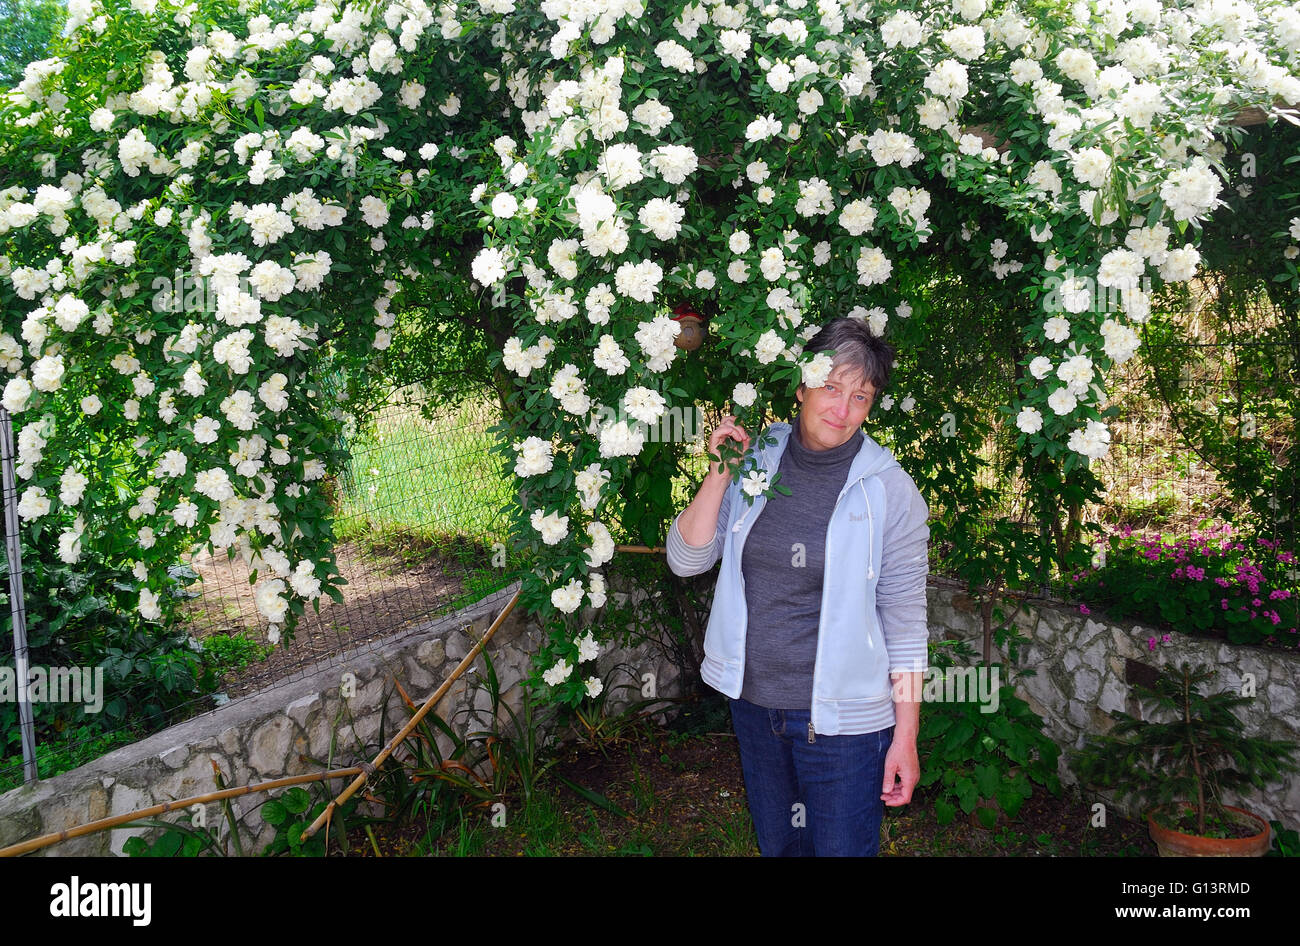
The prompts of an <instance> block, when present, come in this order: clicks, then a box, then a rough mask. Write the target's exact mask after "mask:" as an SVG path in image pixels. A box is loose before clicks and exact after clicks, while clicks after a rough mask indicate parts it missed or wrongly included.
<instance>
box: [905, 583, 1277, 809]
mask: <svg viewBox="0 0 1300 946" xmlns="http://www.w3.org/2000/svg"><path fill="white" fill-rule="evenodd" d="M929 603H930V639H931V640H936V639H939V638H942V637H946V638H948V639H954V640H955V639H961V640H968V641H970V642H971V643H972V645H973V646H974V647H975V650H976V653H978V652H979V650H980V647H981V646H982V640H983V632H982V625H981V621H980V614H979V608H978V606H977V604H976V602H974V601H972V600H971V599H970V598H969V597H967V596H966V595H965V594H964V593H962V591H961V589H960V587H958V586H957V584H956V583H955V582H949V581H946V580H943V579H937V580H932V583H931V586H930V589H929ZM1016 624H1017V626H1018V627H1019V628H1020V631H1021V633H1023V634H1024V635H1025V636H1027V637H1028V638H1029V643H1028V644H1027V645H1025V646H1024V647H1023V648H1022V649H1021V652H1020V663H1019V666H1020V667H1027V668H1033V669H1034V670H1035V671H1036V673H1034V674H1033V675H1032V676H1028V675H1026V676H1021V677H1019V678H1018V679H1017V681H1016V692H1017V693H1018V694H1019V695H1020V696H1021V697H1022V698H1023V699H1024V700H1025V701H1026V702H1028V703H1029V705H1030V706H1031V707H1032V708H1033V710H1034V711H1035V712H1036V713H1038V714H1039V715H1040V716H1042V717H1043V720H1044V723H1045V731H1046V732H1047V734H1048V735H1049V736H1050V737H1051V738H1052V739H1053V740H1054V741H1055V742H1056V743H1057V744H1058V745H1060V746H1061V747H1062V748H1063V749H1067V750H1068V749H1077V748H1080V747H1082V745H1083V743H1084V739H1085V736H1086V735H1088V734H1089V733H1104V732H1107V731H1108V730H1109V729H1110V727H1111V726H1112V725H1113V722H1112V720H1111V718H1110V716H1109V715H1108V713H1110V712H1111V711H1113V710H1119V711H1122V712H1125V713H1128V714H1129V715H1131V716H1136V717H1138V718H1143V714H1142V711H1141V708H1140V707H1139V706H1138V703H1137V700H1136V698H1135V697H1134V695H1133V693H1132V690H1131V683H1132V682H1134V681H1145V680H1146V679H1147V678H1149V676H1150V673H1151V669H1153V668H1156V667H1163V666H1167V665H1177V664H1179V663H1182V662H1184V661H1186V662H1188V663H1191V664H1206V665H1208V666H1211V667H1215V668H1217V669H1218V677H1217V685H1216V689H1233V690H1236V691H1238V692H1242V691H1243V688H1245V689H1246V690H1247V691H1248V690H1249V687H1250V686H1251V685H1253V687H1254V694H1255V698H1254V699H1253V700H1252V701H1251V702H1250V703H1248V704H1246V705H1245V706H1244V707H1243V712H1244V717H1243V720H1244V722H1245V724H1246V733H1247V734H1248V735H1259V736H1266V737H1269V738H1273V739H1285V740H1287V741H1288V742H1291V743H1293V744H1297V745H1300V706H1298V705H1297V699H1296V697H1297V688H1298V687H1300V655H1297V654H1295V653H1293V652H1291V653H1284V652H1282V651H1278V650H1271V649H1267V648H1263V647H1247V646H1238V645H1229V644H1224V643H1219V642H1217V641H1212V640H1206V639H1202V638H1196V637H1188V636H1185V635H1182V634H1172V635H1170V640H1169V641H1168V642H1164V641H1162V640H1161V638H1162V636H1163V634H1162V632H1160V631H1155V630H1152V629H1150V628H1147V627H1143V626H1142V625H1140V624H1133V623H1120V622H1107V623H1103V622H1101V621H1097V620H1094V619H1093V618H1092V617H1091V616H1088V615H1085V614H1082V613H1080V611H1079V608H1078V605H1065V604H1054V603H1049V602H1037V603H1034V604H1032V605H1028V606H1026V607H1025V608H1023V609H1022V611H1021V612H1020V613H1019V614H1018V615H1017V617H1016ZM1152 638H1155V640H1156V645H1155V647H1154V649H1153V648H1152V647H1151V646H1150V644H1149V641H1150V640H1151V639H1152ZM1059 768H1060V775H1061V781H1062V782H1063V783H1065V784H1067V785H1072V784H1077V780H1076V779H1075V778H1074V776H1073V773H1071V772H1070V771H1069V769H1068V768H1066V766H1065V753H1062V758H1061V761H1060V766H1059ZM1227 800H1228V801H1229V803H1239V802H1245V804H1244V805H1242V807H1245V808H1248V809H1250V810H1252V811H1254V812H1255V813H1257V814H1259V815H1261V816H1263V817H1265V818H1266V819H1269V820H1274V819H1276V820H1279V821H1281V822H1283V823H1284V824H1286V825H1288V826H1291V827H1295V826H1298V825H1300V775H1296V774H1292V775H1290V776H1288V777H1287V778H1286V779H1285V780H1284V781H1282V782H1280V783H1276V784H1274V785H1270V786H1269V787H1268V788H1267V789H1266V790H1264V791H1257V792H1251V793H1250V794H1248V795H1246V796H1244V797H1242V796H1231V797H1229V798H1228V799H1227ZM1129 814H1130V815H1131V814H1132V812H1130V813H1129Z"/></svg>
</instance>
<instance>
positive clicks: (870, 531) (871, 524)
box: [858, 480, 876, 581]
mask: <svg viewBox="0 0 1300 946" xmlns="http://www.w3.org/2000/svg"><path fill="white" fill-rule="evenodd" d="M858 488H859V489H861V490H862V501H863V502H864V503H866V506H867V581H871V580H872V579H873V578H875V577H876V568H875V566H874V565H872V564H871V561H872V559H873V558H874V557H875V556H874V554H873V553H874V551H875V547H874V545H873V542H874V538H873V537H874V535H875V531H876V523H875V520H874V519H873V518H872V517H871V500H869V499H868V498H867V488H866V486H864V485H863V484H862V480H858Z"/></svg>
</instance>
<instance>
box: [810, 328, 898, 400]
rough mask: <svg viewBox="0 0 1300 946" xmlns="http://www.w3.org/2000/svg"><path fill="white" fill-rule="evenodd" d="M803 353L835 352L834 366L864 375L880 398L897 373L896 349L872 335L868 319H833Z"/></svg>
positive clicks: (812, 339)
mask: <svg viewBox="0 0 1300 946" xmlns="http://www.w3.org/2000/svg"><path fill="white" fill-rule="evenodd" d="M803 350H804V354H807V355H815V354H817V353H819V352H824V351H833V352H834V353H835V354H834V356H833V357H832V358H831V364H832V365H833V366H834V367H836V368H839V367H845V368H848V369H849V370H851V371H854V372H857V373H858V374H861V375H862V377H864V378H865V379H867V380H868V381H870V382H871V386H872V387H873V388H875V391H876V396H877V397H879V396H880V393H881V392H882V391H884V389H885V387H886V386H887V385H888V384H889V377H890V375H891V374H892V373H893V370H894V346H893V345H890V344H889V343H888V342H887V341H885V340H884V339H883V338H881V337H880V336H878V335H876V334H875V333H874V332H872V331H871V326H870V325H868V324H867V322H866V320H864V319H852V318H849V317H848V316H842V317H841V318H838V319H832V320H831V321H829V322H827V323H826V324H825V325H823V326H822V329H821V331H820V332H818V333H817V334H816V335H814V336H813V337H812V338H811V339H809V340H808V344H806V345H805V346H804V349H803Z"/></svg>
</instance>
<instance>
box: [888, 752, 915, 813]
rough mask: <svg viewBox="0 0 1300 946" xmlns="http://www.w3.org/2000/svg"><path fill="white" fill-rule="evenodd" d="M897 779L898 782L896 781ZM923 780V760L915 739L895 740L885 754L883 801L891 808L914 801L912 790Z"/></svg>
mask: <svg viewBox="0 0 1300 946" xmlns="http://www.w3.org/2000/svg"><path fill="white" fill-rule="evenodd" d="M896 779H897V780H896ZM920 780H921V759H920V757H919V756H918V755H917V753H916V740H915V739H906V738H903V739H897V738H896V739H894V741H893V742H891V743H890V744H889V751H888V752H886V753H885V779H884V783H883V784H882V785H881V786H880V791H881V796H880V798H881V800H882V801H883V802H884V803H885V804H886V805H888V806H890V807H891V808H896V807H898V806H899V805H906V804H907V803H908V802H909V801H911V800H912V789H914V788H916V783H917V782H919V781H920Z"/></svg>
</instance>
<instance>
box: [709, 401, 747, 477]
mask: <svg viewBox="0 0 1300 946" xmlns="http://www.w3.org/2000/svg"><path fill="white" fill-rule="evenodd" d="M727 439H731V440H735V441H736V442H737V443H739V444H740V451H741V453H744V452H745V451H746V450H748V449H749V434H747V433H745V428H744V427H741V426H740V425H739V424H738V423H736V417H735V415H734V414H728V415H727V416H726V417H724V418H722V420H721V421H719V423H718V426H717V427H715V428H714V429H713V433H712V434H710V435H709V453H711V454H713V455H715V456H718V455H720V454H719V453H718V447H719V446H720V445H721V444H722V441H724V440H727ZM710 472H716V473H719V474H725V473H726V472H727V468H726V465H725V464H716V465H715V464H710Z"/></svg>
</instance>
